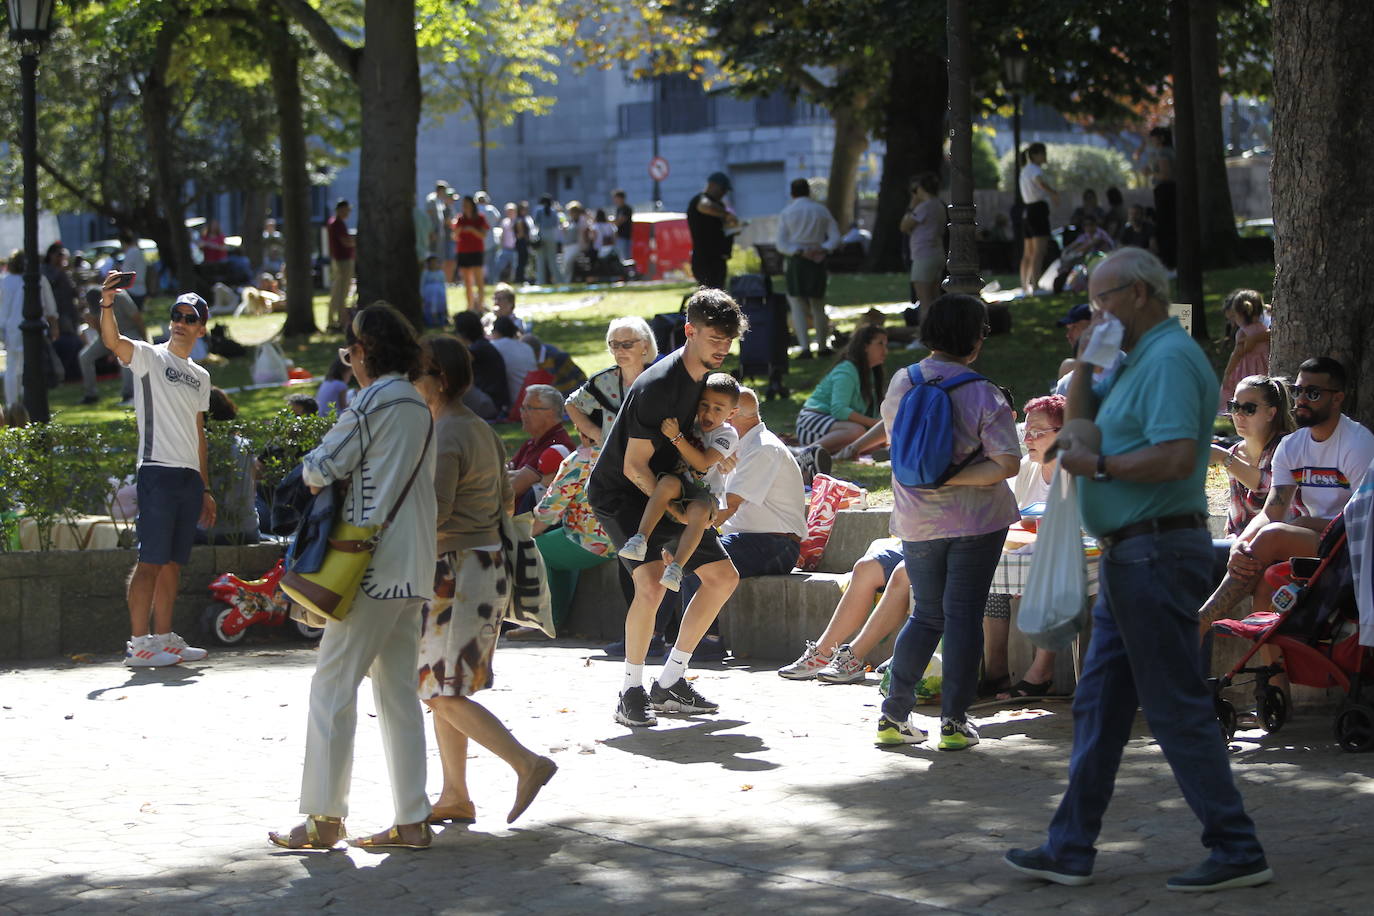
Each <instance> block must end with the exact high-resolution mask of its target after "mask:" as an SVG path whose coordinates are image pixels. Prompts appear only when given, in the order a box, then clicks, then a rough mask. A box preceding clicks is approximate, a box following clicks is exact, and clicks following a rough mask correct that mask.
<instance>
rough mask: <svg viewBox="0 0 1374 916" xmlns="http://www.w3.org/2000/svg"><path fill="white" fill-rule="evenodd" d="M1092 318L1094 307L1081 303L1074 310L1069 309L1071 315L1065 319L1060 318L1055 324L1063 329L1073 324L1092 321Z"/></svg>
mask: <svg viewBox="0 0 1374 916" xmlns="http://www.w3.org/2000/svg"><path fill="white" fill-rule="evenodd" d="M1092 318H1093V310H1092V306H1090V305H1088V303H1086V302H1080V303H1079V304H1078V305H1075V306H1074V307H1073V308H1071V309H1069V313H1068V314H1067V315H1065V316H1064V317H1063V318H1060V319H1059V320H1058V321H1056V322H1055V324H1057V325H1059V326H1060V327H1061V328H1062V327H1065V326H1066V325H1070V324H1073V323H1074V322H1076V321H1092Z"/></svg>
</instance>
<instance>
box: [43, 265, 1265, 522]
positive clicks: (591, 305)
mask: <svg viewBox="0 0 1374 916" xmlns="http://www.w3.org/2000/svg"><path fill="white" fill-rule="evenodd" d="M1273 278H1274V274H1273V269H1272V268H1268V267H1245V268H1236V269H1232V270H1225V271H1216V272H1213V273H1209V274H1208V275H1207V277H1206V284H1205V291H1206V295H1207V312H1208V316H1209V320H1210V330H1211V332H1212V334H1213V336H1214V337H1216V336H1219V335H1220V331H1221V299H1222V297H1224V296H1225V294H1226V293H1227V292H1228V291H1230V290H1231V289H1234V288H1236V287H1239V286H1248V287H1253V288H1255V289H1258V290H1260V291H1261V292H1262V293H1264V294H1265V295H1266V296H1267V295H1269V294H1270V292H1271V291H1272V289H1273ZM994 279H997V280H998V281H999V282H1001V283H1002V285H1003V286H1004V287H1010V286H1014V285H1015V282H1016V281H1015V278H1014V277H1010V276H1006V277H996V278H994ZM778 282H779V283H781V278H778ZM688 289H690V287H689V286H688V285H687V284H685V283H684V284H681V285H675V286H662V287H655V288H650V289H643V288H635V287H627V288H621V289H612V290H605V291H596V292H592V291H588V292H582V293H550V294H532V293H526V294H522V295H521V296H520V299H519V304H518V306H517V310H518V311H519V312H520V314H521V315H522V316H524V317H527V318H528V319H529V320H530V321H532V322H533V325H534V333H535V334H537V335H538V336H539V337H540V338H541V339H543V340H545V341H547V342H549V343H552V344H555V345H557V346H559V347H561V348H563V349H565V350H567V351H568V352H569V353H571V354H572V355H573V357H574V359H575V360H576V361H577V363H578V364H579V365H580V366H581V367H582V368H583V369H584V370H585V371H586V372H587V373H588V374H590V373H592V372H594V371H596V370H598V369H602V368H605V367H606V366H609V365H610V364H611V358H610V356H609V355H608V354H607V352H606V349H605V345H604V341H605V332H606V325H607V323H608V322H609V321H610V320H611V319H612V318H614V317H616V316H619V315H639V316H642V317H644V318H646V319H647V318H650V317H652V316H653V315H654V314H656V313H659V312H673V311H676V310H677V308H678V305H679V303H680V302H681V301H682V297H683V295H684V294H685V293H686V292H687V291H688ZM461 298H462V290H461V289H456V288H450V290H449V310H450V312H453V311H456V310H458V309H459V308H460V307H461V305H460V301H461ZM827 298H828V300H829V302H830V303H831V304H832V305H833V306H834V307H835V308H836V309H837V310H838V311H839V313H840V315H841V317H840V318H839V319H838V321H837V325H838V327H840V328H841V329H844V330H848V329H850V328H852V327H853V325H854V323H855V320H856V316H857V313H858V312H860V311H862V310H863V309H864V308H867V307H868V306H870V305H892V304H896V303H900V302H903V301H905V300H906V298H907V283H906V278H905V277H904V276H902V275H899V274H836V275H834V276H832V277H831V278H830V289H829V294H828V297H827ZM1083 300H1084V296H1083V295H1082V294H1063V295H1057V296H1039V297H1036V298H1033V299H1029V300H1018V301H1015V302H1013V303H1011V306H1010V307H1011V312H1012V333H1011V334H1007V335H999V336H996V337H992V338H989V339H988V340H987V342H986V343H985V345H984V347H983V354H982V356H981V357H980V359H979V360H978V363H977V365H976V366H975V368H976V369H977V370H978V371H980V372H982V373H983V374H984V375H986V376H988V377H989V378H991V379H993V380H994V381H996V382H997V383H998V384H1000V385H1005V386H1006V387H1008V388H1010V389H1011V392H1012V394H1013V396H1014V397H1015V398H1016V401H1017V406H1018V407H1019V406H1020V404H1021V403H1024V402H1025V401H1026V400H1028V399H1030V398H1031V397H1034V396H1036V395H1039V394H1042V393H1044V392H1046V391H1048V390H1049V388H1050V386H1051V385H1052V384H1053V383H1054V381H1055V376H1056V370H1057V368H1058V366H1059V363H1060V361H1061V360H1062V359H1063V358H1064V357H1065V356H1066V355H1067V345H1066V343H1065V340H1064V335H1063V331H1062V329H1061V328H1059V327H1057V326H1056V325H1055V322H1056V321H1057V320H1058V319H1059V318H1060V316H1062V315H1063V314H1064V313H1065V312H1067V311H1068V309H1069V308H1070V307H1071V306H1072V305H1074V304H1076V303H1077V302H1081V301H1083ZM169 303H170V299H169V298H161V299H154V300H150V302H149V304H148V310H147V314H148V315H149V316H150V318H153V323H154V324H155V325H156V326H157V329H158V330H161V329H162V328H161V325H162V324H164V323H165V319H158V318H156V317H155V316H161V315H165V314H166V309H167V306H168V304H169ZM326 307H327V296H325V295H320V296H317V297H316V298H315V314H316V319H317V321H318V322H319V323H320V324H321V325H323V323H324V318H325V313H326ZM284 320H285V316H283V315H269V316H263V317H256V318H250V317H244V318H212V319H211V325H215V324H224V325H225V326H226V327H227V329H228V331H229V334H230V336H231V337H233V338H234V339H235V340H237V341H239V342H240V343H242V344H244V345H245V346H249V347H251V346H253V345H254V344H258V343H261V342H263V341H264V340H268V339H271V338H272V337H273V336H275V335H276V333H277V332H278V331H279V330H280V328H281V326H282V323H283V321H284ZM900 321H901V319H900V316H896V317H892V318H890V319H889V323H900ZM341 343H342V340H341V338H340V336H339V335H337V334H332V335H331V334H322V335H319V336H316V337H314V338H312V339H311V340H310V341H309V342H308V343H304V344H299V345H293V346H291V347H286V348H284V352H285V354H286V356H287V358H288V359H291V360H292V361H293V362H295V363H296V364H297V365H298V366H302V367H304V368H305V369H308V370H309V371H310V372H311V373H313V374H314V375H315V376H317V377H320V378H322V377H323V375H324V372H325V370H326V369H327V368H328V366H329V363H330V361H331V360H332V359H333V358H334V354H335V351H336V349H337V348H338V347H339V345H340V344H341ZM1228 351H1229V347H1227V348H1224V349H1223V348H1219V347H1215V346H1214V347H1212V348H1211V350H1210V351H1209V355H1210V356H1211V357H1212V359H1213V362H1214V363H1215V364H1216V366H1217V368H1218V370H1220V368H1221V367H1222V366H1223V365H1224V364H1225V354H1226V352H1228ZM922 355H924V351H916V352H909V351H906V350H903V349H901V348H900V347H899V348H897V349H895V350H894V351H893V352H892V353H891V354H890V355H889V357H888V363H887V372H888V376H889V377H891V375H892V373H893V372H895V371H899V370H900V369H901V368H902V367H904V366H905V365H907V364H908V363H910V362H912V361H913V358H918V357H920V356H922ZM252 363H253V359H252V352H251V350H250V352H249V354H248V355H247V356H244V357H242V358H239V359H235V360H229V361H222V360H218V359H217V358H216V359H212V361H211V363H210V364H209V365H208V367H207V368H209V370H210V374H211V378H212V379H213V381H214V384H215V385H217V386H219V387H221V388H225V389H231V388H241V387H243V386H246V385H250V384H252V378H251V371H252ZM726 368H727V369H728V368H732V365H731V363H730V362H727V363H726ZM829 368H830V363H829V361H821V360H812V361H808V362H797V361H793V362H792V364H791V369H790V371H789V373H788V376H787V385H788V388H789V389H790V390H791V392H792V393H791V396H790V397H788V398H787V399H785V400H774V401H770V402H767V403H765V404H764V406H763V417H764V420H765V422H766V423H767V424H768V426H769V427H770V428H771V429H773V430H774V431H776V432H779V433H790V432H792V428H793V424H794V421H795V419H796V415H797V411H798V409H799V408H800V407H801V404H802V402H803V401H804V400H806V397H807V395H808V394H810V392H811V390H812V389H813V388H814V387H815V385H816V383H817V382H818V381H819V380H820V378H821V376H822V375H823V374H824V373H825V372H826V371H827V370H828V369H829ZM118 384H119V383H118V382H117V381H113V380H112V381H107V382H102V383H101V386H100V394H101V397H102V400H101V402H100V403H99V404H95V405H91V406H82V405H81V404H80V400H81V386H80V384H79V383H68V384H65V385H62V386H60V387H59V388H58V389H57V390H55V391H53V392H52V393H51V401H52V407H53V415H54V419H55V420H56V421H58V422H62V423H72V424H76V423H89V422H103V421H109V420H119V419H124V420H126V421H127V422H133V412H132V410H130V409H126V408H120V407H118V406H117V402H118V397H119V388H118ZM293 392H305V393H313V392H314V386H313V385H302V386H298V387H292V388H290V389H285V388H268V389H262V390H258V391H241V392H238V393H235V394H233V395H232V396H233V398H234V400H235V401H236V402H237V403H238V405H239V408H240V410H241V412H242V415H243V416H244V417H246V418H255V417H264V416H267V415H269V414H271V413H273V412H275V411H278V410H281V409H283V405H284V399H285V397H286V395H287V394H289V393H293ZM570 428H571V427H570ZM500 429H501V431H502V438H503V439H504V440H505V441H506V443H507V446H508V447H509V448H513V447H514V446H516V445H518V443H519V442H520V441H522V440H523V438H524V436H523V434H522V433H521V431H520V428H519V427H518V426H515V425H506V426H502V427H500ZM836 472H837V473H838V474H840V475H842V476H845V477H848V478H851V479H853V480H855V481H856V482H858V483H860V484H861V485H863V486H865V487H868V488H869V490H870V491H871V492H872V493H873V496H874V497H875V500H877V501H884V500H886V499H887V498H890V493H889V492H888V491H890V483H889V476H888V471H887V467H886V465H872V464H842V465H839V466H838V467H837V468H836Z"/></svg>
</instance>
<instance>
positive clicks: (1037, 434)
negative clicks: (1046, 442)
mask: <svg viewBox="0 0 1374 916" xmlns="http://www.w3.org/2000/svg"><path fill="white" fill-rule="evenodd" d="M1057 432H1059V427H1058V426H1052V427H1050V428H1049V429H1031V428H1029V427H1027V428H1026V431H1025V433H1024V434H1022V436H1021V438H1023V439H1025V440H1026V441H1027V442H1034V441H1036V440H1037V439H1043V438H1045V437H1046V436H1048V435H1049V434H1050V433H1057Z"/></svg>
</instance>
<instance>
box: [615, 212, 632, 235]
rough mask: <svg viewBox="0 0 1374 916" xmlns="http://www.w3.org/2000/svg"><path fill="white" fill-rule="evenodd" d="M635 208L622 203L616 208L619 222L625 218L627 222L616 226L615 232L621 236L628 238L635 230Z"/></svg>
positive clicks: (616, 216)
mask: <svg viewBox="0 0 1374 916" xmlns="http://www.w3.org/2000/svg"><path fill="white" fill-rule="evenodd" d="M634 215H635V211H634V208H633V207H631V206H630V205H629V204H621V205H620V206H618V207H616V208H615V219H616V222H617V223H620V221H621V220H622V219H623V220H624V221H625V222H623V223H620V225H617V226H616V227H615V234H616V236H618V237H619V238H622V239H627V238H629V237H630V235H631V233H633V232H634V228H635V227H634Z"/></svg>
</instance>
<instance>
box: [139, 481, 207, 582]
mask: <svg viewBox="0 0 1374 916" xmlns="http://www.w3.org/2000/svg"><path fill="white" fill-rule="evenodd" d="M204 501H205V482H204V481H203V480H201V478H200V472H199V471H193V470H191V469H190V468H169V467H163V466H161V465H156V464H145V465H144V466H143V467H141V468H139V469H138V561H139V562H140V563H148V564H151V565H153V566H162V565H164V564H166V563H177V564H179V565H182V566H184V565H185V564H186V561H188V560H190V559H191V544H192V543H194V542H195V538H196V523H197V522H199V521H200V509H201V505H202V504H203V503H204Z"/></svg>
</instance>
